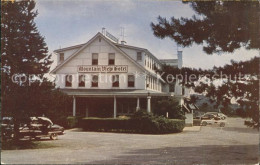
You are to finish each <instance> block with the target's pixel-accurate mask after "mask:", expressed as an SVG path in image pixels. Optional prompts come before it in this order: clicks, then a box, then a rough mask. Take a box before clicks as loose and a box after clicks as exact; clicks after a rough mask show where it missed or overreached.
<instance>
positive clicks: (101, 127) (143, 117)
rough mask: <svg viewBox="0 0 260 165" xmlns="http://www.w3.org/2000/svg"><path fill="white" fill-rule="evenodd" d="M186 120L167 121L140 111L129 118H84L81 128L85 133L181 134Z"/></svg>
mask: <svg viewBox="0 0 260 165" xmlns="http://www.w3.org/2000/svg"><path fill="white" fill-rule="evenodd" d="M184 126H185V123H184V120H180V119H167V118H165V117H162V116H154V115H152V114H150V113H146V112H144V111H138V112H136V113H135V114H134V116H133V117H131V118H129V119H127V118H83V119H82V120H81V121H80V127H82V128H83V130H85V131H101V132H129V133H145V134H165V133H177V132H181V131H182V130H183V128H184Z"/></svg>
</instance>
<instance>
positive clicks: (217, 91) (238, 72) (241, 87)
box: [161, 57, 259, 127]
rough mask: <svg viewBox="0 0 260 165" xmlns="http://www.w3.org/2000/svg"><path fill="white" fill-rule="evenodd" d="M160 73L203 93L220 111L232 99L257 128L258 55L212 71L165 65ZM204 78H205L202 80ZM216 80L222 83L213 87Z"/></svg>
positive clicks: (226, 108)
mask: <svg viewBox="0 0 260 165" xmlns="http://www.w3.org/2000/svg"><path fill="white" fill-rule="evenodd" d="M161 72H164V74H162V73H161V74H162V75H163V76H162V77H163V79H165V81H168V80H169V79H167V76H168V77H169V75H172V76H170V77H174V79H175V80H176V79H177V78H178V79H180V80H179V82H180V83H181V84H182V85H184V86H186V87H192V88H193V89H194V90H195V92H197V93H202V94H204V95H205V96H206V97H208V98H209V99H210V101H211V102H212V103H213V102H215V103H216V104H215V108H220V107H223V108H222V111H223V112H227V110H228V109H229V105H230V104H231V99H235V100H236V102H237V103H238V104H239V105H240V109H241V110H243V111H244V112H245V113H244V114H243V116H242V117H250V118H252V119H253V121H254V125H252V126H254V127H259V58H257V57H255V58H253V59H251V60H249V61H244V62H236V61H231V64H230V65H225V66H224V67H213V68H212V69H211V70H202V69H191V68H182V69H178V68H174V67H171V66H164V67H163V69H162V71H161ZM186 77H187V78H186ZM190 77H192V79H190ZM205 77H207V79H208V81H207V82H203V81H201V78H205ZM216 80H217V81H219V82H221V84H218V86H216V85H215V84H214V81H216ZM198 82H199V83H198ZM172 84H174V83H172ZM170 85H171V84H170ZM241 110H240V111H241Z"/></svg>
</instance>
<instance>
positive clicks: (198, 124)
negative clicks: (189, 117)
mask: <svg viewBox="0 0 260 165" xmlns="http://www.w3.org/2000/svg"><path fill="white" fill-rule="evenodd" d="M200 123H201V120H200V119H193V126H200Z"/></svg>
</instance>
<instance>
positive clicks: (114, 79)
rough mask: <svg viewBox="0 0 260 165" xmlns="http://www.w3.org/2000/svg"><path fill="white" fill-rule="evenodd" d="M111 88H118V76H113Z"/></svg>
mask: <svg viewBox="0 0 260 165" xmlns="http://www.w3.org/2000/svg"><path fill="white" fill-rule="evenodd" d="M112 87H119V75H113V77H112Z"/></svg>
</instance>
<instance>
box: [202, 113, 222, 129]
mask: <svg viewBox="0 0 260 165" xmlns="http://www.w3.org/2000/svg"><path fill="white" fill-rule="evenodd" d="M200 123H201V125H202V126H206V125H213V124H217V125H219V126H220V127H224V126H225V125H226V120H223V119H221V117H220V116H217V115H214V114H205V115H203V116H202V117H201V122H200Z"/></svg>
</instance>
